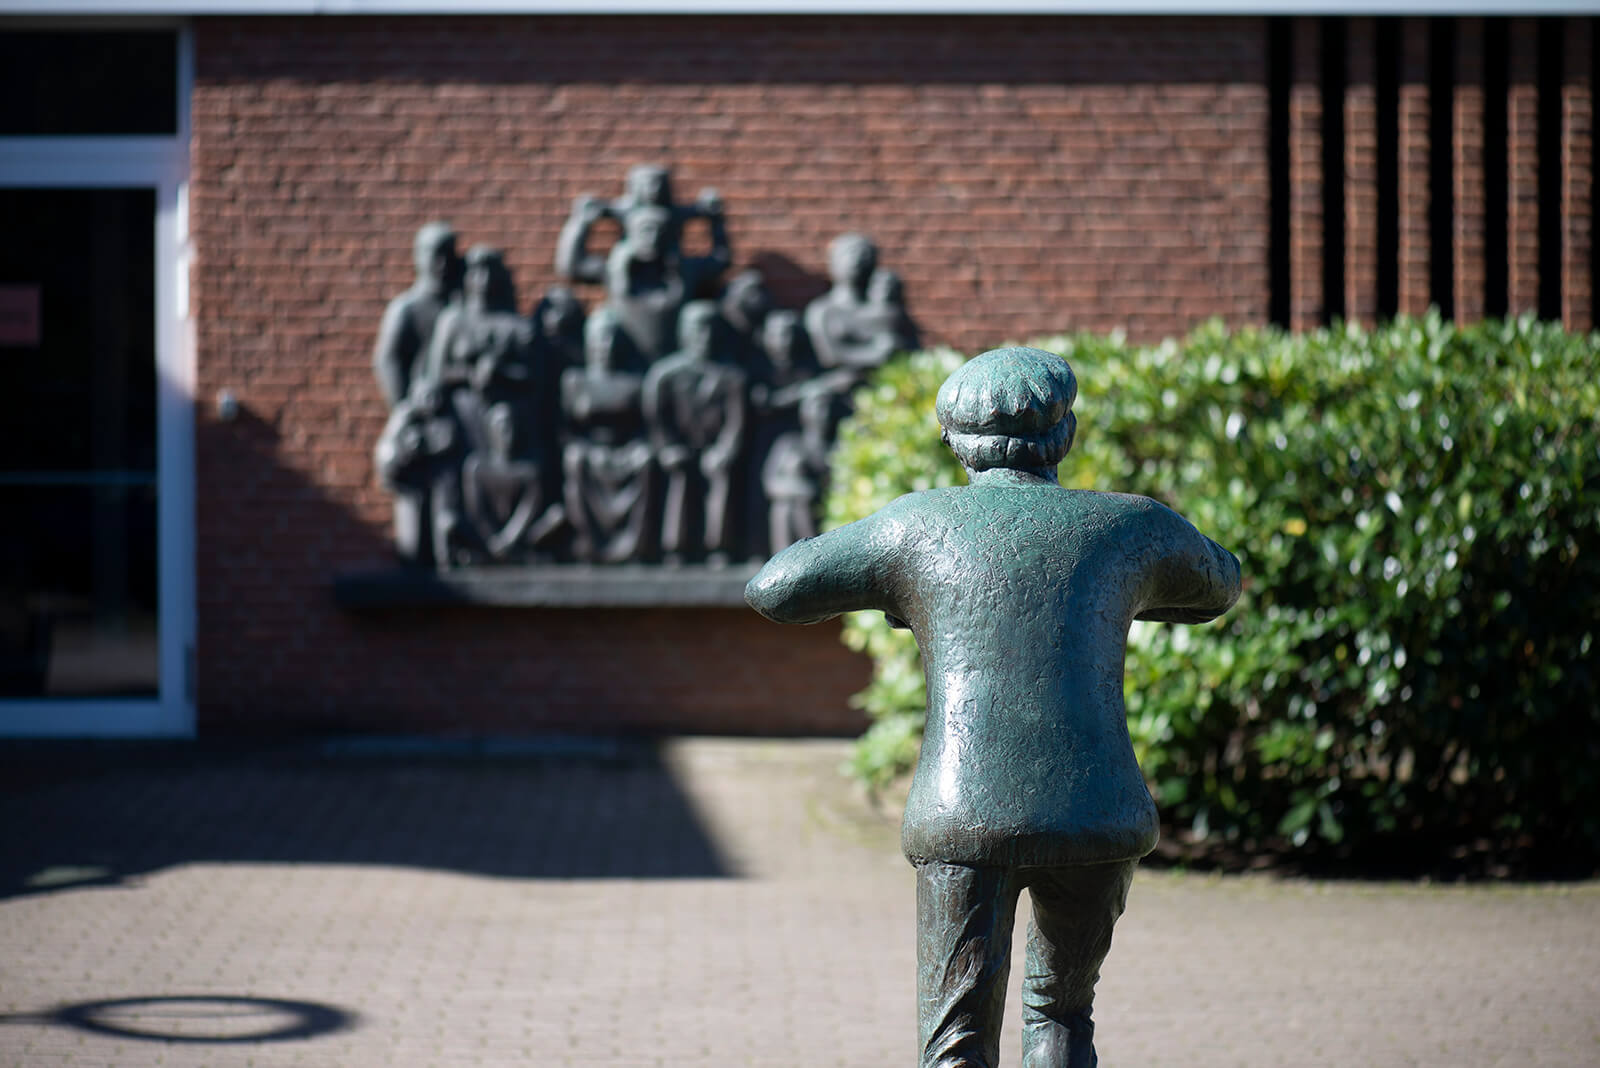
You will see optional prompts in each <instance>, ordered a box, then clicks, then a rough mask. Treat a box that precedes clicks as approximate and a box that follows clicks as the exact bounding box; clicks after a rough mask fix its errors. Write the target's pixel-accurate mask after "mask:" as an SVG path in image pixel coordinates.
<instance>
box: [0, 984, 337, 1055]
mask: <svg viewBox="0 0 1600 1068" xmlns="http://www.w3.org/2000/svg"><path fill="white" fill-rule="evenodd" d="M359 1021H360V1018H359V1017H358V1016H356V1014H354V1013H352V1012H350V1011H348V1010H346V1009H341V1008H337V1007H335V1006H333V1005H325V1004H322V1003H321V1002H315V1001H299V1000H289V999H286V998H263V997H247V996H237V995H227V994H176V995H157V996H146V997H130V998H114V999H110V1000H104V1001H83V1002H74V1003H71V1004H66V1005H58V1006H56V1007H55V1008H54V1009H51V1010H49V1011H47V1012H38V1013H10V1014H6V1015H3V1016H0V1024H19V1025H25V1026H38V1025H41V1024H43V1025H51V1026H56V1027H66V1028H71V1029H72V1030H75V1031H81V1032H85V1033H87V1034H91V1035H99V1036H102V1037H105V1038H115V1039H134V1040H139V1041H146V1042H161V1043H164V1044H179V1045H229V1046H237V1045H261V1044H263V1043H267V1042H295V1041H299V1040H302V1039H307V1038H318V1037H320V1036H322V1035H328V1034H333V1033H335V1032H338V1031H347V1030H350V1029H351V1028H353V1027H356V1026H358V1024H359Z"/></svg>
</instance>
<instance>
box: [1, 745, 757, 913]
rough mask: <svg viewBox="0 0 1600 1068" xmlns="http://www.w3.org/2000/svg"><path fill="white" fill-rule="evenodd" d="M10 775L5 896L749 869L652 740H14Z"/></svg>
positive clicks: (4, 799) (683, 874)
mask: <svg viewBox="0 0 1600 1068" xmlns="http://www.w3.org/2000/svg"><path fill="white" fill-rule="evenodd" d="M0 777H3V781H4V783H5V785H4V786H3V787H0V898H7V897H15V896H21V895H30V894H39V893H48V892H52V891H55V890H62V889H70V888H75V887H81V886H88V885H118V884H121V883H124V882H126V881H128V880H132V879H137V878H138V877H140V876H142V875H146V874H149V873H153V872H159V871H162V870H165V869H168V868H172V867H175V866H178V865H182V864H191V863H217V862H222V863H226V862H244V863H284V864H358V865H372V864H375V865H385V866H400V867H415V868H429V869H440V870H446V871H455V872H462V873H467V874H475V875H486V876H497V877H504V878H519V879H593V878H599V879H604V878H645V879H674V878H716V877H728V876H732V875H736V874H737V873H736V872H734V871H733V870H732V869H731V868H730V866H729V865H728V864H727V863H726V862H725V861H724V860H723V858H722V857H721V856H720V855H719V853H718V850H717V847H716V845H715V844H714V842H713V841H712V839H711V837H710V836H709V835H708V833H707V832H706V830H705V829H704V828H703V827H702V825H701V823H700V821H699V819H698V817H697V816H696V814H695V811H694V808H693V806H692V804H691V803H690V801H689V799H688V798H687V797H686V796H685V794H684V792H683V790H682V788H681V787H680V785H679V784H678V782H677V781H676V779H675V777H674V775H673V773H672V770H671V769H670V768H669V767H667V766H666V764H665V763H664V762H663V760H662V759H661V755H660V753H659V751H658V749H657V746H656V745H655V744H654V743H652V742H649V741H646V740H640V739H634V740H624V739H574V738H565V739H563V738H552V737H546V738H543V739H527V740H521V741H511V740H508V741H505V742H500V743H491V742H468V741H460V742H455V743H452V742H440V741H437V740H433V739H416V740H414V741H410V742H407V741H405V740H397V739H392V738H391V739H382V738H360V737H353V738H349V739H345V740H342V741H333V742H323V743H311V742H305V741H300V742H292V743H277V744H273V745H238V744H234V745H227V744H217V743H201V744H196V743H185V744H175V743H129V742H118V743H109V742H101V743H85V742H73V743H65V742H11V743H7V744H6V745H4V746H0Z"/></svg>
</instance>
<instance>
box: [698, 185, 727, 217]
mask: <svg viewBox="0 0 1600 1068" xmlns="http://www.w3.org/2000/svg"><path fill="white" fill-rule="evenodd" d="M694 203H695V207H697V208H699V209H700V210H701V211H702V212H704V213H705V214H707V215H721V214H722V194H721V193H719V192H717V191H716V190H715V189H712V188H711V187H710V186H707V187H706V188H704V189H702V190H700V195H699V196H698V197H696V198H695V202H694Z"/></svg>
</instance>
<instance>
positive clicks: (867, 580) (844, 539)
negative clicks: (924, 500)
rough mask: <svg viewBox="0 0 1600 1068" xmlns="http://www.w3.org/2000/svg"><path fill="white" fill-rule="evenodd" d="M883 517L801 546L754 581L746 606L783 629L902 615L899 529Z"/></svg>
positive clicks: (747, 589) (769, 563) (795, 546)
mask: <svg viewBox="0 0 1600 1068" xmlns="http://www.w3.org/2000/svg"><path fill="white" fill-rule="evenodd" d="M880 517H881V513H879V514H877V515H871V516H868V517H867V518H866V519H862V520H858V521H856V522H854V523H851V524H849V525H847V526H842V527H840V528H838V529H837V530H830V531H828V532H827V533H826V534H819V535H817V536H816V537H814V538H805V539H803V540H801V541H797V542H795V543H794V544H793V545H791V546H789V547H788V548H787V549H784V550H783V551H781V552H779V553H778V554H777V555H776V556H774V557H773V558H772V559H771V560H768V561H767V563H766V566H765V567H763V568H762V569H761V570H760V571H759V572H757V573H756V577H755V578H753V579H751V580H750V584H749V585H748V586H746V587H745V589H744V599H745V601H746V602H747V603H748V604H749V605H750V607H751V608H754V609H755V610H756V611H757V612H760V613H761V614H762V615H764V616H766V617H767V618H768V619H770V620H773V621H774V622H777V623H820V622H822V621H823V620H825V619H832V618H833V617H834V616H836V615H839V614H840V613H841V612H855V611H861V610H866V609H875V610H877V611H882V612H891V613H893V614H895V615H897V616H898V615H900V614H901V613H900V612H899V610H898V605H897V604H895V603H894V597H893V593H892V588H891V565H890V561H891V560H892V559H893V556H894V552H893V548H894V542H895V538H894V536H893V529H892V528H898V524H893V523H885V522H884V521H883V520H882V519H881V518H880Z"/></svg>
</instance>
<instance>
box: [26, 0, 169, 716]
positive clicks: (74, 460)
mask: <svg viewBox="0 0 1600 1068" xmlns="http://www.w3.org/2000/svg"><path fill="white" fill-rule="evenodd" d="M193 54H194V52H193V43H192V39H191V35H190V32H189V30H188V28H187V27H186V26H185V25H182V24H181V23H171V22H166V23H162V22H159V21H152V20H137V21H128V20H119V21H118V22H117V23H115V24H108V25H105V26H102V27H99V28H96V27H94V26H85V25H84V24H83V20H70V19H69V20H65V21H59V20H58V21H54V22H51V21H49V20H36V19H30V20H14V19H7V18H5V17H3V16H0V82H4V83H5V85H6V87H7V97H6V99H7V101H8V105H9V106H7V107H5V108H0V219H3V220H4V225H3V226H0V234H3V235H4V236H3V237H0V735H35V736H57V737H73V736H88V735H99V736H111V735H123V736H143V737H150V736H158V735H165V736H185V735H190V734H193V733H194V722H195V715H194V686H193V666H194V641H195V598H194V551H195V550H194V403H195V395H194V380H195V370H194V342H193V336H192V332H191V327H192V324H191V323H190V320H189V312H188V241H189V237H188V208H187V194H188V180H189V120H188V101H189V90H190V86H191V85H192V84H193V71H194V61H193Z"/></svg>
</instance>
